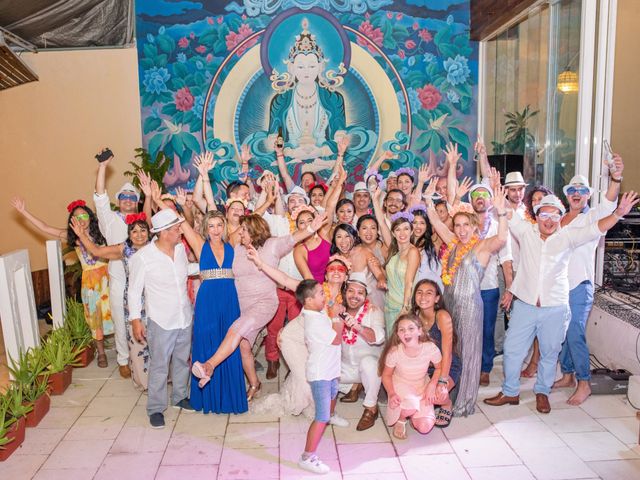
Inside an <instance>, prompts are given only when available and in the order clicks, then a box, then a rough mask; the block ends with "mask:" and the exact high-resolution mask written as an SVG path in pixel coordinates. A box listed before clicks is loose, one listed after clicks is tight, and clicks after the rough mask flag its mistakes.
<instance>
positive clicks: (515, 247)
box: [511, 203, 527, 276]
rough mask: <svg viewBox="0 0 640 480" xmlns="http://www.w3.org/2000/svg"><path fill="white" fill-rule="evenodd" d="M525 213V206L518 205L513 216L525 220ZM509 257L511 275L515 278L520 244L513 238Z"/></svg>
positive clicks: (522, 204)
mask: <svg viewBox="0 0 640 480" xmlns="http://www.w3.org/2000/svg"><path fill="white" fill-rule="evenodd" d="M526 211H527V207H526V206H525V204H524V203H521V204H520V205H518V208H516V209H515V210H514V211H513V214H514V215H518V216H519V217H520V218H521V219H523V220H525V218H526V216H525V213H526ZM511 257H512V266H513V274H514V276H515V274H516V270H517V269H518V263H520V244H519V243H518V241H517V240H516V239H515V238H514V239H513V241H512V242H511Z"/></svg>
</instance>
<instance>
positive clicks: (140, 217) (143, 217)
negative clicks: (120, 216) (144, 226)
mask: <svg viewBox="0 0 640 480" xmlns="http://www.w3.org/2000/svg"><path fill="white" fill-rule="evenodd" d="M138 221H141V222H146V221H147V214H146V213H144V212H140V213H130V214H129V215H127V216H126V217H125V218H124V223H126V224H127V225H131V224H132V223H135V222H138Z"/></svg>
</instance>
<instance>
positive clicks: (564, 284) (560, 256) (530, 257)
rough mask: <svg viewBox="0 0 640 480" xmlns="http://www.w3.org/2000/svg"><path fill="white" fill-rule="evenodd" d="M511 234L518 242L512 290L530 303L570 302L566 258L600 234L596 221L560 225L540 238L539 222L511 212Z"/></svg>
mask: <svg viewBox="0 0 640 480" xmlns="http://www.w3.org/2000/svg"><path fill="white" fill-rule="evenodd" d="M509 229H510V230H511V234H512V235H513V237H514V238H515V239H517V240H518V242H519V243H520V252H521V253H522V255H521V257H520V264H519V266H518V273H517V275H516V276H515V279H514V281H513V284H512V285H511V289H510V290H511V292H512V293H513V294H514V295H515V296H516V297H518V298H519V299H520V300H522V301H523V302H525V303H528V304H529V305H536V304H537V303H538V301H539V302H540V304H539V306H541V307H556V306H560V305H568V303H569V276H568V270H569V258H570V257H571V255H572V254H573V252H574V251H575V249H576V248H578V247H579V246H580V245H584V244H585V243H587V242H589V241H591V240H594V239H597V238H599V237H600V235H602V232H601V231H600V229H599V228H598V224H597V223H592V224H589V225H586V226H584V227H580V228H563V229H561V230H558V231H557V232H555V233H554V234H552V235H550V236H549V237H547V239H546V240H542V239H541V238H540V230H539V229H538V225H532V224H531V223H529V222H527V221H526V220H522V219H521V218H520V217H519V216H518V215H513V217H512V218H511V220H510V221H509Z"/></svg>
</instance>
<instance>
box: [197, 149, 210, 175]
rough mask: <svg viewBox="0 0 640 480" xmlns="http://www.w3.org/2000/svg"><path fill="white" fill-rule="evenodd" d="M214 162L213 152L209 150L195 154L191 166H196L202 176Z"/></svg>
mask: <svg viewBox="0 0 640 480" xmlns="http://www.w3.org/2000/svg"><path fill="white" fill-rule="evenodd" d="M214 163H215V162H214V159H213V153H212V152H209V151H206V152H204V153H202V154H200V155H196V157H195V159H194V160H193V166H194V167H196V170H198V173H200V175H202V176H203V177H206V176H207V172H209V170H211V169H212V168H213V165H214Z"/></svg>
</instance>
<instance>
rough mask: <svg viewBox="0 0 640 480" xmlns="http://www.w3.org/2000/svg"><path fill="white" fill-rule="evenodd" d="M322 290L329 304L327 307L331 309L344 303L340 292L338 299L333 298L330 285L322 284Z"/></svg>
mask: <svg viewBox="0 0 640 480" xmlns="http://www.w3.org/2000/svg"><path fill="white" fill-rule="evenodd" d="M322 290H323V291H324V298H325V300H326V302H327V307H329V308H331V307H333V306H334V305H335V304H336V303H342V293H340V292H338V294H337V295H336V298H332V297H331V290H330V289H329V284H328V283H327V282H324V283H323V284H322Z"/></svg>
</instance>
